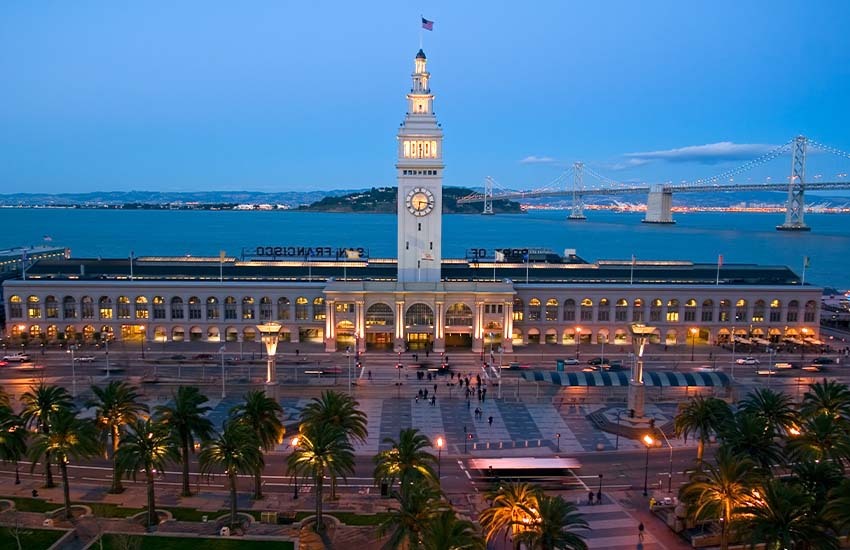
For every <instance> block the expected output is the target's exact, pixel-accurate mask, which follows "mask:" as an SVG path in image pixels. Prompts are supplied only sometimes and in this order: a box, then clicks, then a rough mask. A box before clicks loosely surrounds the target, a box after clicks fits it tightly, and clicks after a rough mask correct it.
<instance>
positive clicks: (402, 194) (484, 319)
mask: <svg viewBox="0 0 850 550" xmlns="http://www.w3.org/2000/svg"><path fill="white" fill-rule="evenodd" d="M426 65H427V60H426V57H425V54H424V52H422V50H420V51H419V52H418V53H417V54H416V57H415V59H414V70H413V74H412V86H411V88H410V92H409V93H408V94H407V113H406V115H405V118H404V122H403V123H402V125H401V127H400V129H399V131H398V134H397V142H398V147H397V160H396V172H397V174H396V177H397V181H398V204H397V209H398V226H397V234H396V239H397V248H398V253H397V256H396V258H389V259H382V258H367V257H363V255H362V254H360V253H359V252H358V251H353V250H348V251H346V250H343V251H339V250H335V249H332V248H330V247H328V248H324V247H320V248H313V249H310V250H309V251H308V252H306V253H305V251H304V250H299V249H298V248H297V247H291V248H290V247H278V248H270V247H269V248H266V247H258V248H257V249H256V251H255V252H254V253H252V254H249V255H248V257H240V258H234V257H213V258H198V257H192V258H182V257H143V258H133V259H130V260H127V259H117V260H108V259H107V260H101V259H73V258H59V259H51V258H46V259H41V260H39V261H37V262H36V263H35V264H34V265H32V266H30V267H29V268H28V269H27V271H26V278H25V279H24V278H17V279H10V280H7V281H5V282H4V283H3V297H4V305H5V311H6V337H7V338H21V337H22V336H24V334H26V335H27V336H28V337H29V338H31V339H36V338H42V339H46V340H47V341H56V340H60V341H62V340H64V341H68V342H72V341H92V340H96V339H98V338H103V337H112V338H116V339H124V340H137V341H148V342H150V341H156V342H172V341H174V342H181V341H198V342H223V341H255V340H258V339H259V338H258V336H259V335H258V329H257V325H258V324H261V323H265V322H267V321H277V322H279V323H280V324H281V325H282V326H283V329H282V331H283V334H282V340H284V341H289V342H305V341H310V342H321V343H323V344H324V348H325V350H327V351H335V350H340V349H342V350H344V349H346V348H347V347H348V346H351V347H352V349H355V348H356V349H358V350H359V351H361V352H364V351H366V350H368V349H393V350H395V351H402V350H405V349H423V348H427V349H432V350H433V351H437V352H439V351H444V350H446V349H447V348H461V349H469V350H471V351H473V352H476V353H479V352H482V351H484V350H485V349H490V348H489V347H490V346H491V345H492V346H494V347H497V346H501V348H502V349H503V350H504V351H505V352H510V351H512V350H513V349H514V347H516V346H534V345H544V344H554V345H566V346H571V345H576V344H577V343H581V342H586V343H603V342H604V343H609V344H616V345H625V344H627V343H628V342H629V340H630V336H629V328H628V327H629V324H630V323H633V322H642V323H645V324H647V325H650V326H653V327H656V333H655V335H654V338H655V340H656V341H658V342H661V343H666V344H669V345H675V344H691V343H692V342H695V343H713V342H715V341H727V340H729V338H730V337H731V335H733V334H734V335H735V336H737V337H739V338H746V339H751V340H754V341H756V342H758V343H765V344H767V343H768V342H778V341H782V340H788V341H792V342H799V343H802V342H809V343H814V342H817V341H818V340H817V339H818V336H819V323H818V320H819V317H820V311H819V310H820V296H821V289H820V288H815V287H811V286H804V285H802V284H801V281H800V278H799V277H798V276H797V275H796V274H795V273H793V272H792V271H791V270H790V269H788V268H787V267H784V266H760V265H741V264H738V265H734V264H733V265H724V266H722V268H720V269H719V270H718V268H717V266H716V265H715V264H694V263H690V262H663V261H662V262H644V261H642V262H633V261H602V260H600V261H597V262H594V263H589V262H586V261H584V260H583V259H581V258H580V257H579V256H578V255H576V254H575V253H574V252H573V251H570V250H567V251H564V253H563V254H554V253H552V252H551V251H539V250H534V249H525V250H520V251H516V250H512V251H505V250H499V251H493V250H485V251H476V255H475V256H476V257H472V258H466V259H450V258H443V255H442V240H443V235H442V207H443V204H442V202H443V201H442V180H443V170H444V168H445V166H444V164H443V131H442V129H441V127H440V125H439V124H438V123H437V119H436V117H435V115H434V95H433V93H432V92H431V85H430V77H431V75H430V73H429V72H428V71H427V67H426ZM453 238H463V236H459V235H455V236H453ZM340 252H341V254H340ZM659 254H663V251H659ZM305 255H306V256H308V257H307V258H305V257H304V256H305Z"/></svg>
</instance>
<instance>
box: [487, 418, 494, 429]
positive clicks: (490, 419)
mask: <svg viewBox="0 0 850 550" xmlns="http://www.w3.org/2000/svg"><path fill="white" fill-rule="evenodd" d="M487 424H489V425H490V426H491V427H492V426H493V417H492V416H491V417H489V418H488V419H487Z"/></svg>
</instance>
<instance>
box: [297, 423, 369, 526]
mask: <svg viewBox="0 0 850 550" xmlns="http://www.w3.org/2000/svg"><path fill="white" fill-rule="evenodd" d="M287 467H288V469H289V471H290V472H292V473H293V474H294V475H296V476H303V477H309V478H311V479H312V480H313V486H314V488H315V490H314V492H315V494H316V531H318V532H322V531H323V530H324V522H323V519H322V504H323V503H322V498H323V488H324V478H325V475H328V476H342V477H343V478H345V476H346V475H347V474H351V473H354V448H353V447H352V446H351V442H349V441H348V438H346V437H345V433H344V432H343V431H342V429H340V428H339V427H337V426H334V425H332V424H326V425H324V426H317V425H314V424H308V425H304V424H302V425H301V428H300V432H299V439H298V444H297V445H296V446H295V448H294V449H293V451H292V454H290V455H289V457H288V458H287Z"/></svg>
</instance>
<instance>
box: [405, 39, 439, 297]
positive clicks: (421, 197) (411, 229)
mask: <svg viewBox="0 0 850 550" xmlns="http://www.w3.org/2000/svg"><path fill="white" fill-rule="evenodd" d="M425 64H426V59H425V52H423V51H422V50H419V52H418V53H417V54H416V59H415V61H414V70H413V75H412V77H413V86H412V87H411V89H410V93H408V94H407V114H406V116H405V117H404V122H403V123H402V124H401V128H399V131H398V136H397V138H398V161H397V162H396V170H397V175H396V177H397V178H398V282H400V283H409V282H431V283H435V282H439V281H440V270H441V261H442V246H441V244H442V243H441V240H442V214H443V130H442V129H441V128H440V125H439V124H437V117H436V116H434V95H433V94H432V93H431V87H430V85H429V80H430V78H431V74H430V73H429V72H428V71H427V70H426V69H425Z"/></svg>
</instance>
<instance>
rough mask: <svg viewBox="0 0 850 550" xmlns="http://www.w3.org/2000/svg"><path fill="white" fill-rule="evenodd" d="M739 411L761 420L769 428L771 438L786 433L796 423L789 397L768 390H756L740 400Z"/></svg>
mask: <svg viewBox="0 0 850 550" xmlns="http://www.w3.org/2000/svg"><path fill="white" fill-rule="evenodd" d="M740 410H741V411H743V412H745V413H747V414H751V415H753V416H756V417H758V418H761V419H763V420H764V421H765V423H767V425H768V426H769V427H770V430H771V434H772V436H778V435H782V434H784V433H786V431H787V430H788V428H790V427H792V426H795V425H796V424H797V423H798V418H797V413H796V411H795V410H794V405H793V401H792V400H791V397H790V396H789V395H788V394H786V393H783V392H776V391H773V390H771V389H770V388H758V389H755V390H753V391H751V392H749V393H748V394H747V396H746V397H744V399H742V400H741V403H740Z"/></svg>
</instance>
